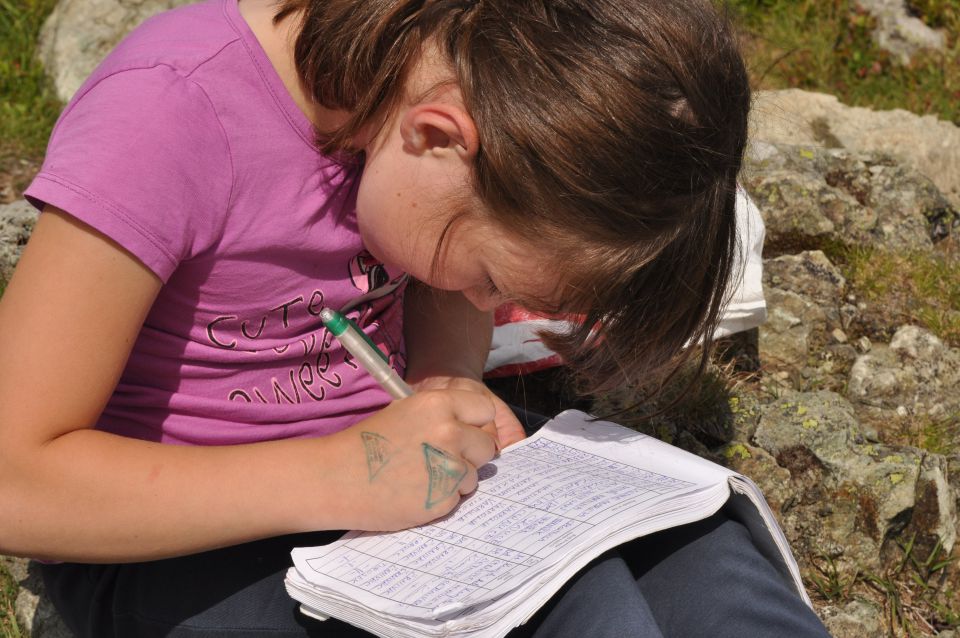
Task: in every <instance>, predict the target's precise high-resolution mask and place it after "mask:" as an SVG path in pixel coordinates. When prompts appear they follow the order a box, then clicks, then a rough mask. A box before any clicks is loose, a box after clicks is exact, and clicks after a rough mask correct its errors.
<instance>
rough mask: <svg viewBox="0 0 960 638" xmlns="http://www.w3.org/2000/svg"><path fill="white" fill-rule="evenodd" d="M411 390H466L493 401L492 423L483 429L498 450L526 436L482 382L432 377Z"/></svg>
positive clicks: (460, 378) (511, 413) (461, 378)
mask: <svg viewBox="0 0 960 638" xmlns="http://www.w3.org/2000/svg"><path fill="white" fill-rule="evenodd" d="M413 389H414V390H416V391H418V392H420V391H423V390H440V389H454V390H467V391H470V392H478V393H480V394H482V395H484V396H485V397H487V398H489V399H490V400H491V401H493V405H494V407H495V408H496V412H495V413H494V417H493V421H492V422H490V423H487V424H485V425H484V426H483V429H484V430H485V431H487V432H489V433H490V434H491V435H492V436H495V437H496V439H497V449H498V450H502V449H503V448H505V447H507V446H508V445H511V444H513V443H516V442H517V441H522V440H523V439H525V438H526V436H527V434H526V432H524V431H523V426H522V425H520V421H519V420H518V419H517V417H516V416H515V415H514V413H513V410H511V409H510V406H508V405H507V404H506V403H504V401H503V400H502V399H501V398H500V397H498V396H497V395H496V394H494V393H493V392H491V391H490V388H488V387H487V386H486V385H484V384H483V382H482V381H477V380H476V379H471V378H468V377H445V376H434V377H427V378H426V379H422V380H421V381H418V382H417V383H415V384H413Z"/></svg>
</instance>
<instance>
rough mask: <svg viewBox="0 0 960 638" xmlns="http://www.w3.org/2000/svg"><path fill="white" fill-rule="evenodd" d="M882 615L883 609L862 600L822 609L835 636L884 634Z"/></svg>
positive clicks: (871, 637)
mask: <svg viewBox="0 0 960 638" xmlns="http://www.w3.org/2000/svg"><path fill="white" fill-rule="evenodd" d="M882 616H883V610H882V609H880V608H879V607H877V606H876V605H873V604H871V603H868V602H865V601H862V600H851V601H850V602H848V603H847V604H846V605H844V606H843V607H835V606H832V605H830V606H827V607H825V608H823V609H822V610H821V611H820V617H821V619H822V620H823V624H824V626H825V627H826V628H827V631H828V632H830V635H831V636H833V638H877V637H878V636H882V635H883V624H882V622H881V618H882ZM941 635H942V634H941Z"/></svg>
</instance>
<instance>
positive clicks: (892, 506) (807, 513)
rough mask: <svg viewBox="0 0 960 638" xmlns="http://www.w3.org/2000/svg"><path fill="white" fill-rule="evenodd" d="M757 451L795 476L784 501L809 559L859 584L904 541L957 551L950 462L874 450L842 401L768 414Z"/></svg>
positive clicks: (789, 401) (787, 520)
mask: <svg viewBox="0 0 960 638" xmlns="http://www.w3.org/2000/svg"><path fill="white" fill-rule="evenodd" d="M752 443H753V445H754V446H755V447H757V448H761V449H762V450H765V451H766V452H768V453H769V454H770V455H771V456H772V457H773V458H774V459H775V460H776V464H777V465H778V466H779V467H781V468H785V469H787V470H788V471H789V473H790V480H789V483H788V485H789V487H788V488H785V487H783V486H781V487H779V488H777V490H776V492H775V493H776V497H775V498H776V499H777V500H778V501H780V502H781V503H782V504H783V505H782V507H781V520H782V523H783V526H784V531H785V532H786V534H787V536H788V538H789V539H790V541H791V543H793V546H794V547H795V548H796V549H798V551H800V552H801V553H803V554H805V555H807V556H828V557H830V558H831V559H833V560H835V561H836V564H837V565H839V566H840V569H841V571H842V573H844V574H846V575H847V576H851V575H852V574H854V573H856V571H857V570H870V571H873V570H877V569H880V568H881V561H882V560H883V559H882V552H881V549H882V548H884V546H885V544H886V543H888V542H889V541H890V539H892V538H897V537H898V536H899V535H906V536H915V537H916V538H917V539H918V541H919V542H921V543H922V545H923V546H927V545H929V548H932V547H933V545H934V544H935V543H936V540H937V539H940V540H941V542H942V543H943V546H944V548H946V550H947V551H948V552H949V551H950V550H951V549H952V547H953V544H954V543H955V541H956V537H957V536H956V527H957V523H958V520H957V509H956V499H957V495H956V493H955V490H954V488H953V487H952V486H951V485H950V483H949V480H950V479H949V475H948V471H947V470H948V463H947V460H946V459H945V458H944V457H943V456H939V455H934V454H926V453H923V452H921V451H920V450H917V449H915V448H910V447H895V446H886V445H879V444H875V443H872V442H870V441H869V440H868V438H867V436H866V434H865V433H864V432H863V430H862V429H861V427H860V425H859V423H858V421H857V417H856V413H855V410H854V406H853V405H852V404H851V403H849V402H848V401H847V400H846V399H844V398H843V397H841V396H840V395H838V394H835V393H832V392H824V391H821V392H814V393H794V394H789V395H787V396H784V397H783V398H781V399H778V400H776V401H774V402H772V403H770V404H768V405H766V406H764V407H763V410H762V414H761V417H760V422H759V424H758V425H757V429H756V432H755V434H754V437H753V441H752ZM785 490H786V491H785Z"/></svg>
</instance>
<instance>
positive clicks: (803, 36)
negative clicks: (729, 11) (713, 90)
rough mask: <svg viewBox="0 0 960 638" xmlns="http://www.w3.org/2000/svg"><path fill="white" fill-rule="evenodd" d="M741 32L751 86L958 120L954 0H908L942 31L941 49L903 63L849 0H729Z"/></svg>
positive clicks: (959, 22) (959, 50)
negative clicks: (880, 42) (819, 94)
mask: <svg viewBox="0 0 960 638" xmlns="http://www.w3.org/2000/svg"><path fill="white" fill-rule="evenodd" d="M729 4H730V6H731V7H732V8H733V10H734V13H735V14H736V15H737V16H738V20H739V23H740V25H741V30H742V31H743V32H744V33H745V34H746V37H745V43H744V44H745V51H746V56H747V60H748V66H749V68H750V72H751V77H752V78H753V82H754V85H755V87H756V88H762V89H781V88H801V89H806V90H812V91H820V92H824V93H831V94H833V95H836V96H837V97H838V98H839V99H840V101H841V102H844V103H846V104H851V105H856V106H869V107H873V108H879V109H892V108H904V109H907V110H910V111H913V112H915V113H920V114H927V113H933V114H936V115H938V116H939V117H941V118H942V119H946V120H950V121H953V122H955V123H960V43H958V38H957V35H958V33H960V8H958V3H957V1H956V0H911V1H910V5H911V8H912V10H913V11H914V13H916V14H917V15H919V16H920V17H921V18H922V19H924V20H925V21H926V22H927V23H928V24H930V25H931V26H934V27H937V28H942V29H944V30H945V32H946V33H947V47H946V50H945V51H944V52H942V53H923V54H919V55H917V56H915V57H914V59H913V60H912V61H911V63H910V64H909V65H906V66H905V65H902V64H900V63H899V61H898V60H897V59H895V58H894V57H893V56H891V55H890V54H888V53H886V52H885V51H882V50H880V48H879V47H877V46H876V45H875V44H874V42H873V40H872V37H871V32H872V31H873V28H874V26H875V21H874V19H873V18H872V16H870V15H869V14H867V13H866V12H864V10H863V9H861V8H859V6H858V5H857V4H856V2H855V0H729Z"/></svg>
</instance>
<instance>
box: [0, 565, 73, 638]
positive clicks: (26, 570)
mask: <svg viewBox="0 0 960 638" xmlns="http://www.w3.org/2000/svg"><path fill="white" fill-rule="evenodd" d="M0 559H2V560H3V562H4V565H5V566H6V568H7V569H8V570H9V572H10V574H11V575H12V576H13V577H14V579H15V580H16V581H17V584H18V585H19V591H18V592H17V600H16V603H15V614H16V619H17V626H18V627H19V628H20V630H21V632H22V634H23V635H24V636H31V637H32V638H71V637H72V636H73V633H71V632H70V630H69V629H67V626H66V625H65V624H64V623H63V620H61V619H60V616H59V615H58V614H57V611H56V609H54V608H53V603H51V602H50V599H49V598H47V597H46V595H45V594H44V587H43V580H42V578H41V576H40V571H39V568H38V567H39V566H38V565H37V564H36V563H34V562H32V561H29V560H27V559H26V558H10V557H0Z"/></svg>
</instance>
